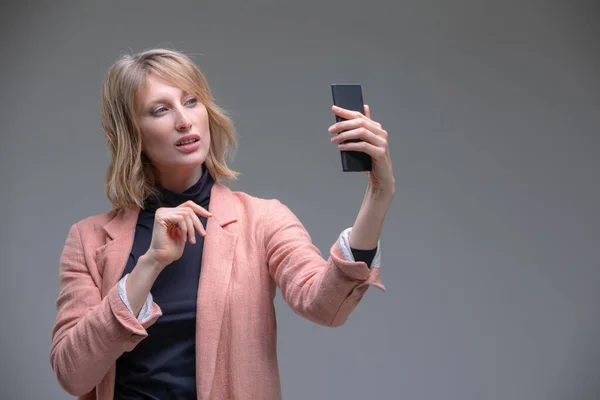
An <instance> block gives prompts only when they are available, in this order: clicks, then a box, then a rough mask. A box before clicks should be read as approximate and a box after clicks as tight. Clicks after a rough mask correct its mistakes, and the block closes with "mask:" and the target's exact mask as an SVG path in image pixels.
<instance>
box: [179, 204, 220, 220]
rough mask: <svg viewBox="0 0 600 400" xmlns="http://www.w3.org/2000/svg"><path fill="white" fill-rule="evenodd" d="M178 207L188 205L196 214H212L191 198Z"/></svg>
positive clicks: (209, 215)
mask: <svg viewBox="0 0 600 400" xmlns="http://www.w3.org/2000/svg"><path fill="white" fill-rule="evenodd" d="M178 207H188V208H191V209H192V210H193V211H194V212H195V213H196V214H200V215H202V216H204V217H207V218H210V217H212V216H213V215H212V214H211V213H210V212H208V211H207V210H206V209H205V208H204V207H201V206H199V205H198V204H196V203H194V202H193V201H192V200H188V201H186V202H185V203H183V204H181V205H180V206H178Z"/></svg>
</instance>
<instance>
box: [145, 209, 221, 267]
mask: <svg viewBox="0 0 600 400" xmlns="http://www.w3.org/2000/svg"><path fill="white" fill-rule="evenodd" d="M196 214H200V215H202V216H205V217H207V218H210V217H212V214H211V213H210V212H208V211H207V210H206V209H204V208H203V207H200V206H199V205H198V204H196V203H194V202H193V201H191V200H188V201H186V202H185V203H183V204H181V205H179V206H177V207H161V208H159V209H157V210H156V213H155V215H154V227H153V230H152V241H151V242H150V248H149V249H148V251H147V253H146V254H147V255H148V256H149V257H150V258H152V259H153V260H154V261H155V262H156V263H157V264H158V265H159V266H160V268H161V270H162V269H163V268H164V267H166V266H167V265H169V264H170V263H172V262H173V261H175V260H178V259H179V258H181V256H182V254H183V249H184V248H185V243H186V242H187V241H188V240H189V241H190V243H192V244H194V243H196V232H195V231H196V230H197V231H198V233H199V234H200V235H201V236H206V230H205V229H204V227H203V226H202V223H201V222H200V219H199V218H198V215H196Z"/></svg>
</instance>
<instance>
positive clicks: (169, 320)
mask: <svg viewBox="0 0 600 400" xmlns="http://www.w3.org/2000/svg"><path fill="white" fill-rule="evenodd" d="M213 184H214V180H213V178H212V177H211V175H210V174H209V173H208V168H206V165H204V168H203V173H202V176H201V177H200V179H199V180H198V182H196V183H195V184H194V185H193V186H192V187H190V188H189V189H187V190H186V191H184V192H183V193H176V192H172V191H170V190H167V189H165V188H163V187H161V186H158V190H159V192H160V199H159V200H150V199H147V201H146V204H145V208H144V209H143V210H140V214H139V216H138V221H137V225H136V228H135V236H134V240H133V247H132V249H131V254H130V255H129V260H128V261H127V265H126V267H125V271H124V272H123V275H125V274H128V273H131V271H132V270H133V267H134V266H135V265H136V263H137V260H138V258H139V257H140V256H141V255H143V254H144V253H146V251H147V250H148V248H149V247H150V242H151V239H152V228H153V226H154V214H155V212H156V210H157V209H158V208H159V207H177V206H178V205H180V204H182V203H184V202H186V201H188V200H192V201H194V202H195V203H197V204H199V205H200V206H201V207H203V208H205V209H206V210H208V209H209V202H210V191H211V188H212V186H213ZM199 218H200V222H202V225H203V226H206V217H202V216H199ZM203 247H204V237H203V236H201V235H199V234H198V232H196V243H195V244H191V243H190V242H189V241H188V242H186V244H185V248H184V251H183V255H182V256H181V258H180V259H179V260H177V261H174V262H173V263H171V264H170V265H168V266H167V267H165V269H164V270H163V271H162V272H161V273H160V275H159V276H158V278H157V279H156V281H155V282H154V285H153V286H152V290H151V292H152V297H153V298H154V302H155V303H156V304H158V305H159V306H160V308H161V310H162V312H163V315H162V316H161V317H160V318H159V319H158V320H157V321H156V322H155V323H154V324H153V325H152V326H150V327H149V328H148V330H147V332H148V337H146V339H144V340H142V341H141V342H140V343H139V344H138V345H137V346H136V347H135V348H134V349H133V350H132V351H131V352H127V353H124V354H123V355H122V356H121V357H120V358H119V359H118V360H117V373H116V380H115V399H136V400H137V399H156V400H160V399H196V359H195V354H196V352H195V337H196V298H197V295H198V284H199V280H200V266H201V262H202V249H203Z"/></svg>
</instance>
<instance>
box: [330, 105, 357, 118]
mask: <svg viewBox="0 0 600 400" xmlns="http://www.w3.org/2000/svg"><path fill="white" fill-rule="evenodd" d="M331 111H332V112H333V113H334V114H335V115H337V116H340V117H342V118H344V119H355V118H360V117H363V116H364V115H363V114H361V113H360V112H358V111H353V110H348V109H347V108H342V107H338V106H331Z"/></svg>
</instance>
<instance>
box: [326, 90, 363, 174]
mask: <svg viewBox="0 0 600 400" xmlns="http://www.w3.org/2000/svg"><path fill="white" fill-rule="evenodd" d="M331 95H332V96H333V104H334V105H336V106H338V107H342V108H346V109H348V110H352V111H359V112H360V113H362V114H364V113H365V107H364V104H363V96H362V87H361V86H360V85H351V84H332V85H331ZM335 120H336V122H340V121H344V118H341V117H339V116H338V115H336V116H335ZM348 142H360V139H352V140H348ZM344 143H345V142H344ZM340 153H341V157H342V170H343V171H345V172H351V171H371V169H372V165H373V162H372V160H371V156H370V155H368V154H367V153H364V152H362V151H348V150H340Z"/></svg>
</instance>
